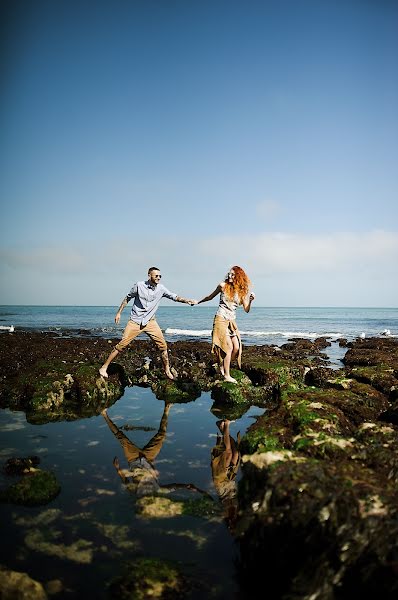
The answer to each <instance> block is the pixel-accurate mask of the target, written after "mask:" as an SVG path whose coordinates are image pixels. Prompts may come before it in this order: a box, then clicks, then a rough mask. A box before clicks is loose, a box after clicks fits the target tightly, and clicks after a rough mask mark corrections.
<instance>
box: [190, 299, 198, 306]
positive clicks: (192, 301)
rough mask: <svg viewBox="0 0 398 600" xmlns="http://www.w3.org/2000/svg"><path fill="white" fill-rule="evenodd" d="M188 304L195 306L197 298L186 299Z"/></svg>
mask: <svg viewBox="0 0 398 600" xmlns="http://www.w3.org/2000/svg"><path fill="white" fill-rule="evenodd" d="M188 304H189V305H190V306H195V304H198V301H197V300H188Z"/></svg>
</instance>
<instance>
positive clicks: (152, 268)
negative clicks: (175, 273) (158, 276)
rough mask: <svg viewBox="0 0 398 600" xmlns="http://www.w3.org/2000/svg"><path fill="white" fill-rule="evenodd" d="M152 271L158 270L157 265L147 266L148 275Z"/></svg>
mask: <svg viewBox="0 0 398 600" xmlns="http://www.w3.org/2000/svg"><path fill="white" fill-rule="evenodd" d="M152 271H160V269H158V268H157V267H149V269H148V275H150V274H151V273H152Z"/></svg>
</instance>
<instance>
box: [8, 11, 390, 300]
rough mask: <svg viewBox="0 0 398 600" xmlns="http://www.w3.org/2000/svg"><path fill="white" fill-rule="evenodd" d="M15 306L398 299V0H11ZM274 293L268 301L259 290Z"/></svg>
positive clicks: (11, 275) (11, 273)
mask: <svg viewBox="0 0 398 600" xmlns="http://www.w3.org/2000/svg"><path fill="white" fill-rule="evenodd" d="M0 23H1V36H0V40H1V41H0V44H1V89H2V93H1V96H0V127H1V129H0V131H1V132H2V133H1V136H0V198H1V209H0V210H1V213H0V304H44V305H46V304H49V305H50V304H65V305H112V306H113V305H115V306H118V305H119V304H120V301H121V300H122V298H123V297H124V295H125V294H126V293H127V292H128V291H129V290H130V288H131V285H132V284H133V283H134V282H136V281H139V280H143V279H146V275H147V270H148V267H150V266H157V267H159V268H160V270H161V272H162V274H163V279H162V282H163V283H164V285H166V287H167V288H168V289H169V290H171V291H173V292H176V293H178V294H180V295H183V296H187V297H191V298H201V297H203V296H205V295H207V294H209V293H210V292H211V291H212V290H214V289H215V287H216V286H217V284H218V283H219V282H220V281H221V280H222V279H223V277H224V275H225V273H226V272H227V271H228V269H229V268H230V267H231V266H233V265H240V266H241V267H243V268H244V269H245V271H246V272H247V274H248V275H249V277H250V279H251V281H252V286H253V291H254V292H255V294H256V300H255V302H256V304H257V306H381V307H397V306H398V277H397V274H398V273H397V271H398V267H397V265H398V68H397V67H398V2H397V1H396V0H275V1H274V0H269V1H267V0H263V1H257V0H250V1H243V0H241V1H237V0H145V1H144V0H109V1H108V0H95V1H94V0H90V1H88V0H34V1H32V0H3V2H2V4H1V14H0ZM253 306H254V304H253Z"/></svg>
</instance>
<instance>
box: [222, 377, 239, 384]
mask: <svg viewBox="0 0 398 600" xmlns="http://www.w3.org/2000/svg"><path fill="white" fill-rule="evenodd" d="M224 381H228V383H238V382H237V381H236V379H234V378H233V377H231V375H228V377H224Z"/></svg>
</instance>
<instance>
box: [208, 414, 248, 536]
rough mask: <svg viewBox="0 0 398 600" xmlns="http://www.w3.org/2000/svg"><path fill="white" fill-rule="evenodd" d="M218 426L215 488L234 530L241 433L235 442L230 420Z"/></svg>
mask: <svg viewBox="0 0 398 600" xmlns="http://www.w3.org/2000/svg"><path fill="white" fill-rule="evenodd" d="M216 425H217V427H218V430H219V433H218V434H217V439H216V444H215V446H214V448H213V449H212V451H211V473H212V476H213V483H214V487H215V489H216V491H217V494H218V496H219V499H220V501H221V504H222V506H223V510H224V518H225V520H226V523H227V525H228V527H229V528H230V529H231V530H233V529H234V527H235V522H236V517H237V512H238V501H237V484H236V476H237V474H238V471H239V466H240V458H241V454H240V451H239V445H240V432H238V433H237V436H236V440H235V439H234V438H233V437H232V436H231V434H230V430H229V425H230V421H229V420H228V419H223V420H222V421H217V423H216Z"/></svg>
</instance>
